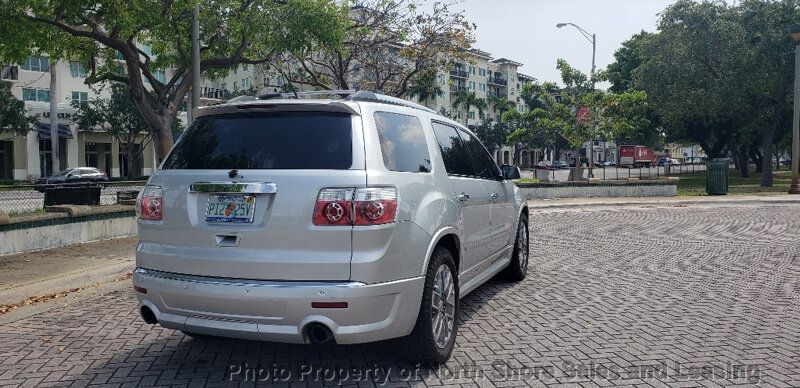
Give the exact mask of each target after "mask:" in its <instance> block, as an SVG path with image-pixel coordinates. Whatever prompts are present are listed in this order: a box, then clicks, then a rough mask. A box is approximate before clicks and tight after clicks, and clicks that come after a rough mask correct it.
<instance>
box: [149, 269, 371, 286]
mask: <svg viewBox="0 0 800 388" xmlns="http://www.w3.org/2000/svg"><path fill="white" fill-rule="evenodd" d="M133 275H134V276H137V275H138V276H148V277H154V278H160V279H167V280H176V281H182V282H192V283H201V284H211V285H226V286H246V287H273V288H298V287H337V288H359V287H364V286H366V285H367V284H366V283H362V282H341V281H335V282H320V281H276V280H253V279H231V278H215V277H209V276H197V275H185V274H178V273H172V272H162V271H156V270H152V269H146V268H141V267H139V268H136V270H134V271H133Z"/></svg>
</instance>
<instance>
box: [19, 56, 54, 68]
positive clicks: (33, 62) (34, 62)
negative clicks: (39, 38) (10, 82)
mask: <svg viewBox="0 0 800 388" xmlns="http://www.w3.org/2000/svg"><path fill="white" fill-rule="evenodd" d="M20 67H21V68H22V70H29V71H50V59H49V58H47V57H40V56H30V57H28V59H26V60H25V62H23V63H22V66H20Z"/></svg>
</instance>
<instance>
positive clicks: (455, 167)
mask: <svg viewBox="0 0 800 388" xmlns="http://www.w3.org/2000/svg"><path fill="white" fill-rule="evenodd" d="M433 134H434V135H436V142H437V143H439V150H441V151H442V159H443V160H444V168H445V170H447V173H448V174H451V175H466V176H469V175H475V170H473V168H472V162H470V160H469V152H468V151H467V149H466V147H465V146H464V143H463V142H462V141H461V138H460V137H458V132H456V129H455V128H453V127H451V126H449V125H444V124H439V123H433Z"/></svg>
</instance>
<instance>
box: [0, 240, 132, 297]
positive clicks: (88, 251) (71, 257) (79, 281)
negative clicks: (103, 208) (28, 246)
mask: <svg viewBox="0 0 800 388" xmlns="http://www.w3.org/2000/svg"><path fill="white" fill-rule="evenodd" d="M136 241H137V237H127V238H119V239H113V240H103V241H96V242H90V243H85V244H78V245H70V246H66V247H61V248H54V249H48V250H43V251H36V252H27V253H20V254H16V255H9V256H0V305H10V304H14V303H18V302H21V301H24V300H26V299H28V298H32V297H39V296H43V295H47V294H52V293H57V292H62V291H65V290H72V289H76V288H85V287H89V286H92V285H95V284H98V283H106V282H110V281H113V280H116V279H119V278H120V277H123V276H125V275H126V274H127V273H128V272H131V271H132V270H133V266H134V252H135V249H136Z"/></svg>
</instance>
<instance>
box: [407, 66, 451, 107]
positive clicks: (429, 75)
mask: <svg viewBox="0 0 800 388" xmlns="http://www.w3.org/2000/svg"><path fill="white" fill-rule="evenodd" d="M443 93H444V91H443V90H442V88H440V87H439V84H438V83H437V82H436V70H434V69H430V70H426V71H424V72H422V73H420V75H419V76H417V78H416V79H415V80H414V82H413V83H412V84H411V86H409V87H408V90H406V94H408V96H409V97H418V98H419V100H420V101H422V104H423V105H425V106H428V100H429V99H430V98H436V97H438V96H441V95H442V94H443Z"/></svg>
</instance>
